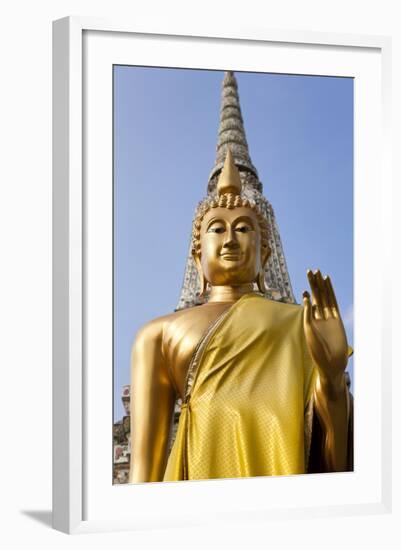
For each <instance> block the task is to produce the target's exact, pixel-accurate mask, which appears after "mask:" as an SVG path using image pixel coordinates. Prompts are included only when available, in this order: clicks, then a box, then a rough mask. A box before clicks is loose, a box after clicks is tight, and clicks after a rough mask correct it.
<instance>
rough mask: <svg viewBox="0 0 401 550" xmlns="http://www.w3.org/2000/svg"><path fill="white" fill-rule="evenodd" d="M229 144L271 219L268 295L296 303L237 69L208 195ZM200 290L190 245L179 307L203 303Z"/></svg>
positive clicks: (250, 194) (227, 91)
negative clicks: (254, 157)
mask: <svg viewBox="0 0 401 550" xmlns="http://www.w3.org/2000/svg"><path fill="white" fill-rule="evenodd" d="M228 148H230V150H231V153H232V155H233V157H234V162H235V164H236V166H237V168H238V170H239V172H240V176H241V182H242V193H243V194H244V195H245V196H246V197H247V198H248V199H250V200H252V201H254V202H256V203H257V204H258V205H259V207H260V208H261V210H262V212H263V213H264V215H265V216H266V219H267V221H268V227H269V235H270V243H269V244H270V248H271V251H272V252H271V255H270V258H269V260H268V262H267V264H266V268H265V286H266V289H267V290H266V296H267V297H268V298H270V299H273V300H278V301H282V302H289V303H294V302H295V299H294V294H293V292H292V287H291V282H290V277H289V275H288V271H287V264H286V261H285V257H284V252H283V247H282V244H281V239H280V234H279V231H278V227H277V223H276V219H275V216H274V212H273V208H272V206H271V204H270V203H269V201H268V200H267V199H266V198H265V197H264V196H263V194H262V193H263V185H262V183H261V182H260V181H259V177H258V172H257V170H256V168H255V167H254V165H253V164H252V161H251V157H250V155H249V149H248V143H247V140H246V136H245V130H244V123H243V119H242V114H241V107H240V103H239V96H238V85H237V81H236V78H235V76H234V73H233V72H231V71H228V72H226V73H225V75H224V80H223V86H222V97H221V109H220V126H219V132H218V142H217V154H216V161H215V164H214V167H213V169H212V171H211V173H210V176H209V182H208V185H207V193H208V195H215V193H216V184H217V180H218V177H219V175H220V172H221V170H222V168H223V164H224V160H225V158H226V154H227V149H228ZM199 290H200V284H199V278H198V273H197V270H196V267H195V263H194V261H193V259H192V255H191V247H190V248H189V254H188V259H187V264H186V269H185V275H184V282H183V286H182V290H181V296H180V299H179V302H178V305H177V309H183V308H186V307H190V306H193V305H196V304H199V303H201V301H200V299H199Z"/></svg>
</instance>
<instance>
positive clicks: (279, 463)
mask: <svg viewBox="0 0 401 550" xmlns="http://www.w3.org/2000/svg"><path fill="white" fill-rule="evenodd" d="M315 380H316V372H315V368H314V366H313V363H312V359H311V357H310V355H309V353H308V350H307V347H306V341H305V337H304V331H303V308H302V307H301V306H298V305H292V304H283V303H279V302H274V301H271V300H267V299H265V298H263V297H262V296H260V295H257V294H247V295H245V296H243V297H242V298H241V299H239V300H238V301H237V302H236V303H235V304H233V306H231V308H230V309H229V310H228V311H226V312H225V313H224V314H223V316H222V317H221V318H219V319H218V321H217V322H216V323H215V324H214V325H213V327H212V328H211V329H209V331H208V332H207V334H206V336H205V337H204V338H203V339H202V341H201V343H200V346H199V347H198V350H197V352H196V353H195V356H194V357H193V360H192V362H191V365H190V369H189V374H188V378H187V388H186V399H185V401H184V403H183V406H182V411H181V415H180V419H179V424H178V431H177V435H176V439H175V442H174V445H173V448H172V451H171V453H170V456H169V459H168V463H167V468H166V471H165V475H164V481H175V480H182V479H215V478H236V477H253V476H271V475H291V474H301V473H305V471H306V463H307V459H308V452H309V445H310V437H311V418H310V415H309V416H308V414H307V411H308V410H310V404H311V398H312V395H313V389H314V384H315Z"/></svg>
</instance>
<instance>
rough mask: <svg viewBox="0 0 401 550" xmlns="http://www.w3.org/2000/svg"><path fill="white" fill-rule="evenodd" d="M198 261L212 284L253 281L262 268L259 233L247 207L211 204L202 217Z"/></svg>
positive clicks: (256, 222) (252, 214)
mask: <svg viewBox="0 0 401 550" xmlns="http://www.w3.org/2000/svg"><path fill="white" fill-rule="evenodd" d="M200 263H201V267H202V271H203V273H204V275H205V278H206V280H207V281H208V282H209V283H210V284H211V285H212V286H221V285H233V286H236V285H242V284H245V283H251V282H253V281H255V279H256V277H257V274H258V273H259V271H260V269H261V264H262V260H261V236H260V228H259V223H258V220H257V217H256V215H255V213H254V212H253V210H252V209H251V208H248V207H244V206H241V207H237V208H233V209H228V208H220V207H219V208H212V209H211V210H209V211H208V212H207V213H206V214H205V217H204V218H203V220H202V225H201V255H200Z"/></svg>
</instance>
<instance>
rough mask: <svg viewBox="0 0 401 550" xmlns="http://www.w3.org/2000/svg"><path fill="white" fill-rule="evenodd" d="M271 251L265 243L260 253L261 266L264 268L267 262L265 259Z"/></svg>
mask: <svg viewBox="0 0 401 550" xmlns="http://www.w3.org/2000/svg"><path fill="white" fill-rule="evenodd" d="M271 253H272V251H271V248H270V246H269V245H266V246H265V247H264V248H263V249H262V253H261V258H260V259H261V263H262V267H263V268H264V267H265V265H266V263H267V260H268V259H269V258H270V254H271Z"/></svg>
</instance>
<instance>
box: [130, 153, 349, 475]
mask: <svg viewBox="0 0 401 550" xmlns="http://www.w3.org/2000/svg"><path fill="white" fill-rule="evenodd" d="M217 193H218V194H217V197H216V198H207V199H205V200H204V201H203V202H202V203H201V204H200V207H199V209H198V213H197V216H196V218H195V220H194V226H193V236H192V253H193V257H194V260H195V263H196V266H197V269H198V272H199V277H200V280H201V287H202V292H205V291H206V288H207V286H209V287H210V293H209V297H208V301H207V302H206V303H204V304H203V305H199V306H195V307H191V308H187V309H183V310H179V311H176V312H174V313H172V314H169V315H166V316H164V317H160V318H158V319H155V320H154V321H151V322H150V323H148V324H146V325H145V326H144V327H143V328H142V329H141V330H140V331H139V333H138V335H137V337H136V339H135V342H134V345H133V350H132V365H131V395H132V401H131V402H132V406H131V449H132V451H131V469H130V477H129V481H130V482H131V483H136V482H144V481H163V480H164V481H175V480H183V479H214V478H236V477H251V476H268V475H291V474H301V473H308V472H341V471H346V470H350V469H352V401H351V399H350V394H349V392H348V387H347V383H346V377H345V368H346V365H347V361H348V349H349V348H348V345H347V339H346V335H345V331H344V326H343V323H342V320H341V317H340V312H339V308H338V305H337V301H336V297H335V294H334V290H333V287H332V284H331V282H330V278H329V277H323V276H322V275H321V273H320V271H316V272H314V273H312V271H308V280H309V284H310V287H311V294H312V298H311V297H310V295H309V293H308V292H304V294H303V306H300V305H295V304H284V303H280V302H275V301H272V300H268V299H267V298H265V297H264V295H263V294H264V291H265V288H264V276H263V274H264V266H265V263H266V261H267V259H268V257H269V254H270V249H269V245H268V229H267V222H266V220H265V218H264V216H263V215H262V214H261V213H260V211H259V210H258V207H257V206H256V205H255V204H254V203H252V202H250V201H249V200H248V199H246V198H244V197H243V196H241V180H240V175H239V172H238V169H237V167H236V166H235V164H234V160H233V157H232V155H231V152H230V150H228V152H227V156H226V160H225V164H224V168H223V170H222V172H221V175H220V178H219V181H218V185H217ZM255 283H256V285H257V288H258V291H256V290H255ZM177 397H179V398H181V400H182V408H181V414H180V419H179V424H178V430H177V434H176V438H175V441H174V444H173V447H172V450H171V452H170V455H169V456H168V448H169V438H170V432H171V428H172V417H173V412H174V405H175V402H176V399H177Z"/></svg>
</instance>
